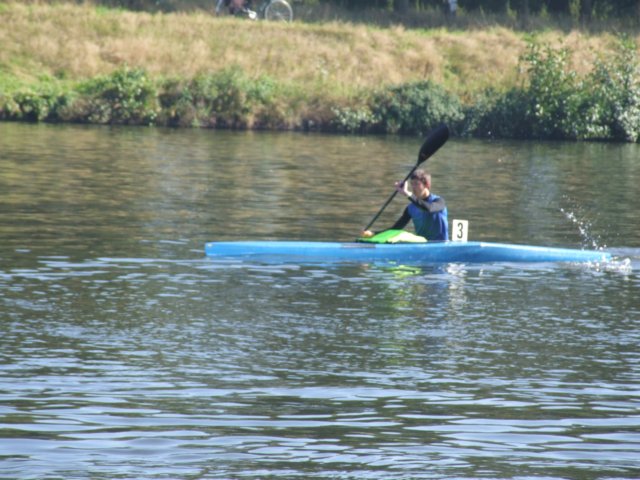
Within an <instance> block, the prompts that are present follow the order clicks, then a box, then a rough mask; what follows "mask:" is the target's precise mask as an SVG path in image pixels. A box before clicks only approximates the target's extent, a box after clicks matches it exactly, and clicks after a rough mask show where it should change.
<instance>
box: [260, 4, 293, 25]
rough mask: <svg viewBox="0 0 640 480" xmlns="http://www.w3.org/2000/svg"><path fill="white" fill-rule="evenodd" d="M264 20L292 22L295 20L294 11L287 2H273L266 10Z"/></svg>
mask: <svg viewBox="0 0 640 480" xmlns="http://www.w3.org/2000/svg"><path fill="white" fill-rule="evenodd" d="M264 18H265V20H272V21H274V22H290V21H292V20H293V9H292V8H291V5H289V2H287V1H286V0H271V2H269V5H267V8H265V9H264Z"/></svg>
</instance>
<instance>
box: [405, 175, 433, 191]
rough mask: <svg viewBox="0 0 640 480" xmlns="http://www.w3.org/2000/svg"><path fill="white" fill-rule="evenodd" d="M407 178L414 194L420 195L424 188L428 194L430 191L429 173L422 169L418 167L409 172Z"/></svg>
mask: <svg viewBox="0 0 640 480" xmlns="http://www.w3.org/2000/svg"><path fill="white" fill-rule="evenodd" d="M409 180H410V182H411V189H412V190H413V193H414V194H416V195H418V196H422V195H421V194H422V193H423V192H424V191H425V190H426V194H427V195H429V192H430V191H431V174H430V173H428V172H425V171H424V170H422V169H418V170H416V171H414V172H413V173H412V174H411V176H410V177H409Z"/></svg>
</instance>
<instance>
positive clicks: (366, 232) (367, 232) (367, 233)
mask: <svg viewBox="0 0 640 480" xmlns="http://www.w3.org/2000/svg"><path fill="white" fill-rule="evenodd" d="M360 236H361V237H362V238H371V237H373V232H372V231H371V230H362V231H361V232H360Z"/></svg>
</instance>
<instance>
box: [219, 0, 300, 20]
mask: <svg viewBox="0 0 640 480" xmlns="http://www.w3.org/2000/svg"><path fill="white" fill-rule="evenodd" d="M230 13H231V14H232V15H236V16H240V17H246V18H249V19H251V20H258V19H259V18H260V19H263V20H271V21H276V22H291V21H292V20H293V9H292V8H291V5H290V4H289V2H287V0H262V1H261V2H260V4H259V5H258V7H257V9H256V11H253V10H251V9H250V8H248V6H247V5H246V2H245V7H244V8H242V9H240V10H237V11H233V10H231V11H230Z"/></svg>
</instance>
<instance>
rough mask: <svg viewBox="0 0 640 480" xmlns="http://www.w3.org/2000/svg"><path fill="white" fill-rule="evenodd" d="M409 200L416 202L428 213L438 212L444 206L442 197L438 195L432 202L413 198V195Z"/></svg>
mask: <svg viewBox="0 0 640 480" xmlns="http://www.w3.org/2000/svg"><path fill="white" fill-rule="evenodd" d="M409 201H411V202H412V203H414V204H416V205H417V206H419V207H420V208H422V209H423V210H426V211H427V212H429V213H438V212H441V211H443V210H444V209H445V208H446V205H445V203H444V198H442V197H440V198H438V199H437V200H434V201H433V202H427V201H425V199H423V198H415V197H414V196H413V195H412V196H410V197H409Z"/></svg>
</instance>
